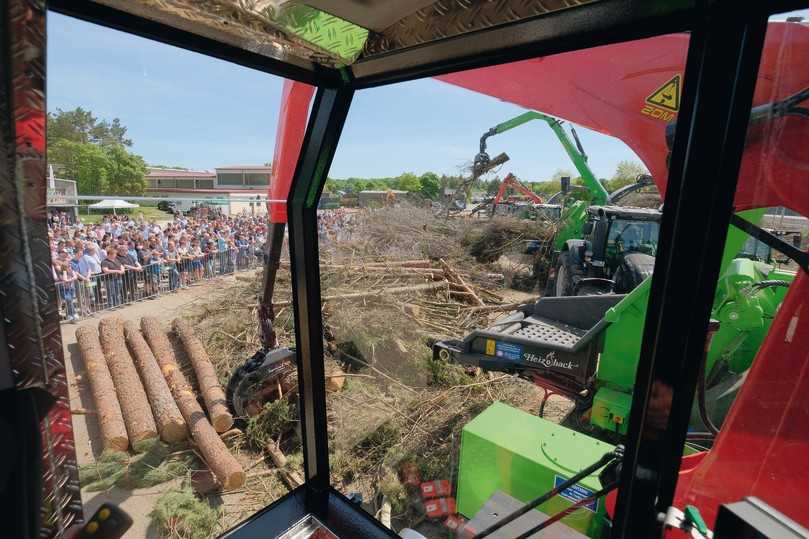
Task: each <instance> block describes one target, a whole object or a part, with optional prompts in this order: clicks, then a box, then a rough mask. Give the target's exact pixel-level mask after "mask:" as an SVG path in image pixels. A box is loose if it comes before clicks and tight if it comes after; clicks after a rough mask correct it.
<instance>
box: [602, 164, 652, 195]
mask: <svg viewBox="0 0 809 539" xmlns="http://www.w3.org/2000/svg"><path fill="white" fill-rule="evenodd" d="M648 173H649V171H647V170H646V167H644V166H643V165H642V164H640V163H636V162H634V161H620V162H619V163H618V165H617V166H616V167H615V174H613V175H612V179H610V180H608V181H606V182H605V183H604V187H606V188H607V191H609V192H612V191H615V190H616V189H620V188H621V187H623V186H625V185H629V184H630V183H635V181H636V179H637V177H638V176H639V175H641V174H648Z"/></svg>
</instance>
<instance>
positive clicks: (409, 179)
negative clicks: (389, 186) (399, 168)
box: [396, 172, 421, 193]
mask: <svg viewBox="0 0 809 539" xmlns="http://www.w3.org/2000/svg"><path fill="white" fill-rule="evenodd" d="M396 188H397V189H399V190H401V191H408V192H410V193H415V192H418V191H419V190H420V189H421V180H420V179H419V177H418V176H416V175H415V174H413V173H412V172H403V173H402V174H401V175H400V176H399V177H398V178H396Z"/></svg>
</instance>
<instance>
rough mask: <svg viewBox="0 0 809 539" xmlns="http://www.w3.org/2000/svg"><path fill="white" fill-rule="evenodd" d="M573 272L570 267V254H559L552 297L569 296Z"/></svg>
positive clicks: (571, 288)
mask: <svg viewBox="0 0 809 539" xmlns="http://www.w3.org/2000/svg"><path fill="white" fill-rule="evenodd" d="M573 273H574V272H573V271H572V268H571V266H570V253H569V252H567V251H565V252H563V253H560V254H559V264H558V265H557V266H556V280H555V283H554V290H553V295H554V296H558V297H561V296H569V295H571V293H572V292H573Z"/></svg>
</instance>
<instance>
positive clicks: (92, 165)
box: [48, 139, 110, 194]
mask: <svg viewBox="0 0 809 539" xmlns="http://www.w3.org/2000/svg"><path fill="white" fill-rule="evenodd" d="M48 159H49V160H50V161H51V162H53V163H61V164H62V165H64V167H65V173H64V175H65V176H66V177H67V178H70V179H72V180H76V188H77V189H78V192H79V194H102V193H108V192H110V191H109V178H108V170H107V168H108V166H109V159H108V157H107V154H106V153H105V152H104V149H103V148H102V147H100V146H97V145H95V144H91V143H89V142H76V141H73V140H69V139H55V142H53V143H51V144H50V145H49V146H48Z"/></svg>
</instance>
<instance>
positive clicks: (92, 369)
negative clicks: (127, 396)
mask: <svg viewBox="0 0 809 539" xmlns="http://www.w3.org/2000/svg"><path fill="white" fill-rule="evenodd" d="M76 341H77V342H78V345H79V352H81V357H82V360H83V361H84V368H85V372H87V381H88V382H89V383H90V394H91V395H92V396H93V403H94V404H95V409H96V417H98V427H99V430H100V431H101V444H102V447H103V448H104V449H105V450H107V449H109V450H112V451H126V450H127V448H128V447H129V437H128V436H127V434H126V426H125V425H124V416H123V414H122V413H121V405H120V404H119V403H118V395H117V394H116V393H115V385H114V384H113V382H112V376H110V371H109V368H108V367H107V360H106V359H104V352H103V351H102V350H101V343H100V342H99V340H98V332H97V331H96V330H95V329H93V328H90V327H80V328H78V329H77V330H76Z"/></svg>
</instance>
